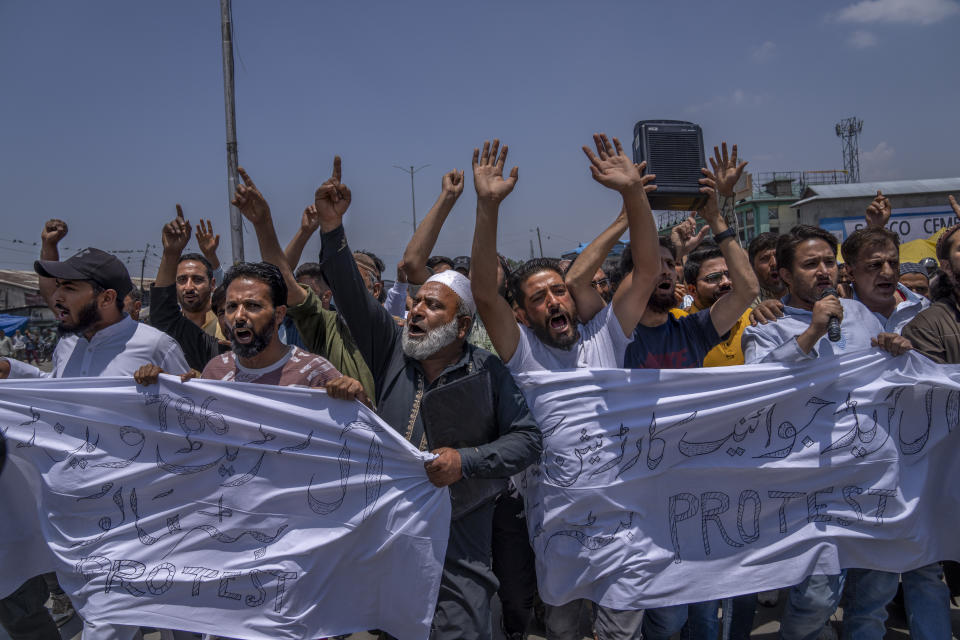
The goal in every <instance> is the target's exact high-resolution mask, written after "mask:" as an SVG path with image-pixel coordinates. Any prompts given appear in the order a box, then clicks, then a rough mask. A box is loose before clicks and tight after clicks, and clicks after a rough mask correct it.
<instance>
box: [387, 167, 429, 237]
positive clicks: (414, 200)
mask: <svg viewBox="0 0 960 640" xmlns="http://www.w3.org/2000/svg"><path fill="white" fill-rule="evenodd" d="M393 166H394V167H395V168H397V169H400V171H403V172H404V173H409V174H410V203H411V205H412V206H413V232H414V233H416V232H417V194H416V192H415V191H414V188H413V174H415V173H416V172H417V171H420V169H426V168H427V167H429V166H430V165H429V164H425V165H423V166H422V167H417V168H416V169H414V168H413V165H410V168H409V169H408V168H407V167H401V166H400V165H398V164H395V165H393Z"/></svg>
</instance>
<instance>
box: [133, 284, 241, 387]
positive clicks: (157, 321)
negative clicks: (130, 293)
mask: <svg viewBox="0 0 960 640" xmlns="http://www.w3.org/2000/svg"><path fill="white" fill-rule="evenodd" d="M150 324H152V325H153V326H154V327H156V328H157V329H159V330H160V331H163V332H164V333H165V334H167V335H168V336H170V337H171V338H173V339H174V340H176V341H177V344H179V345H180V348H181V349H183V355H184V357H185V358H186V360H187V364H189V365H190V368H191V369H196V370H197V371H203V368H204V367H206V366H207V363H208V362H210V360H211V359H212V358H215V357H217V356H218V355H220V354H221V353H226V352H227V351H229V350H230V347H229V346H226V345H221V344H220V343H219V342H218V341H217V339H216V338H215V337H214V336H211V335H210V334H209V333H207V332H206V331H204V330H203V329H201V328H200V327H198V326H197V325H195V324H193V322H191V321H190V320H189V319H188V318H187V317H186V316H184V315H183V314H182V313H180V305H179V304H177V285H175V284H171V285H168V286H166V287H158V286H156V285H151V286H150Z"/></svg>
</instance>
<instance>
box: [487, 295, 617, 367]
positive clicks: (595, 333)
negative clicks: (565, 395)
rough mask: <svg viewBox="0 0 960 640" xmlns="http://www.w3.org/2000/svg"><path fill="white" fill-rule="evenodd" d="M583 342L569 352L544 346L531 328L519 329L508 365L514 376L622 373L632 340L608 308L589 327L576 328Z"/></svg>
mask: <svg viewBox="0 0 960 640" xmlns="http://www.w3.org/2000/svg"><path fill="white" fill-rule="evenodd" d="M577 329H578V330H579V331H580V340H579V341H577V342H576V343H574V345H573V346H572V347H570V348H569V349H558V348H556V347H551V346H549V345H547V344H544V343H543V342H542V341H541V340H540V339H539V338H538V337H537V336H536V335H535V334H534V333H533V331H531V330H530V329H529V328H528V327H526V326H524V325H520V340H519V341H518V342H517V350H516V352H514V354H513V357H512V358H510V361H509V362H507V363H506V365H507V368H508V369H510V372H511V373H524V372H526V371H557V370H561V369H583V368H590V369H619V368H623V355H624V353H625V352H626V350H627V345H628V344H629V343H630V340H631V338H630V337H628V336H625V335H624V334H623V329H621V328H620V321H619V320H617V315H616V314H615V313H614V312H613V305H610V304H608V305H607V306H606V307H604V308H603V309H602V310H601V311H600V312H599V313H597V315H595V316H594V317H593V319H592V320H590V322H588V323H587V324H581V325H579V326H578V327H577Z"/></svg>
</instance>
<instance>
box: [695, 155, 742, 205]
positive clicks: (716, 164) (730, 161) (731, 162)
mask: <svg viewBox="0 0 960 640" xmlns="http://www.w3.org/2000/svg"><path fill="white" fill-rule="evenodd" d="M721 146H722V147H723V152H722V153H721V151H720V149H718V148H717V147H714V148H713V156H714V157H713V158H710V166H711V167H713V171H712V172H710V171H707V169H706V168H704V169H701V171H703V174H704V175H705V176H707V177H708V178H711V179H712V180H713V181H714V182H715V183H716V185H715V187H716V190H717V193H719V194H720V195H722V196H732V195H733V187H734V185H736V184H737V180H739V179H740V176H741V174H743V168H744V167H746V166H747V162H746V161H744V162H741V163H740V164H737V159H738V158H737V145H733V153H732V154H731V155H729V156H728V155H727V143H726V142H724V143H723V144H722V145H721ZM701 182H702V181H701Z"/></svg>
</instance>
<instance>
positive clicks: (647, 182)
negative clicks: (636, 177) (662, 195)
mask: <svg viewBox="0 0 960 640" xmlns="http://www.w3.org/2000/svg"><path fill="white" fill-rule="evenodd" d="M633 166H634V167H636V168H637V171H639V172H640V173H641V175H643V178H642V182H643V190H644V191H646V192H647V193H650V192H651V191H656V190H657V185H655V184H654V181H655V180H656V179H657V174H655V173H644V171H646V170H647V161H646V160H644V161H643V162H641V163H640V164H635V165H633Z"/></svg>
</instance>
